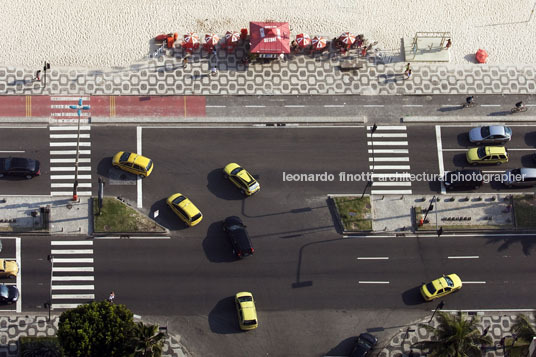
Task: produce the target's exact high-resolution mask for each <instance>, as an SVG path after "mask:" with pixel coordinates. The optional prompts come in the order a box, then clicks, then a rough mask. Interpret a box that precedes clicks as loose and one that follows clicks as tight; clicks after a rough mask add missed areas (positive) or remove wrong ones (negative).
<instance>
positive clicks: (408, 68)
mask: <svg viewBox="0 0 536 357" xmlns="http://www.w3.org/2000/svg"><path fill="white" fill-rule="evenodd" d="M410 69H411V65H410V64H409V63H408V64H407V65H406V70H405V71H404V73H406V72H407V71H409V70H410Z"/></svg>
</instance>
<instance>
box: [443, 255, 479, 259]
mask: <svg viewBox="0 0 536 357" xmlns="http://www.w3.org/2000/svg"><path fill="white" fill-rule="evenodd" d="M447 258H448V259H478V258H479V256H478V255H465V256H463V255H459V256H456V255H453V256H450V257H447Z"/></svg>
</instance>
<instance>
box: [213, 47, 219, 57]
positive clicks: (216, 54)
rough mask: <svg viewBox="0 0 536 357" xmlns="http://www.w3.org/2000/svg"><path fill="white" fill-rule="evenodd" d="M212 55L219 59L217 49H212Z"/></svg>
mask: <svg viewBox="0 0 536 357" xmlns="http://www.w3.org/2000/svg"><path fill="white" fill-rule="evenodd" d="M212 55H213V56H216V57H218V50H216V47H213V48H212Z"/></svg>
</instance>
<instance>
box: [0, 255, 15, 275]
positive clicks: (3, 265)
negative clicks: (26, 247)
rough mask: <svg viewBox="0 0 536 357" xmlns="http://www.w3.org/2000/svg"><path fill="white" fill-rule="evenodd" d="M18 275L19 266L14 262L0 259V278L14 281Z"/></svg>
mask: <svg viewBox="0 0 536 357" xmlns="http://www.w3.org/2000/svg"><path fill="white" fill-rule="evenodd" d="M18 273H19V265H18V264H17V262H16V261H14V260H4V259H0V278H10V279H14V278H16V277H17V274H18Z"/></svg>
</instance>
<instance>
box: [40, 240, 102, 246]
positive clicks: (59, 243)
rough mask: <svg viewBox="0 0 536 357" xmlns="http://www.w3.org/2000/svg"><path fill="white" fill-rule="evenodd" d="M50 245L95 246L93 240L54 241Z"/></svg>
mask: <svg viewBox="0 0 536 357" xmlns="http://www.w3.org/2000/svg"><path fill="white" fill-rule="evenodd" d="M50 245H93V241H92V240H53V241H51V242H50Z"/></svg>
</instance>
